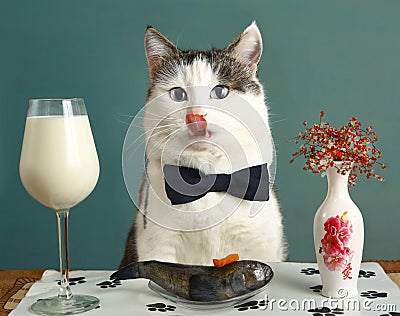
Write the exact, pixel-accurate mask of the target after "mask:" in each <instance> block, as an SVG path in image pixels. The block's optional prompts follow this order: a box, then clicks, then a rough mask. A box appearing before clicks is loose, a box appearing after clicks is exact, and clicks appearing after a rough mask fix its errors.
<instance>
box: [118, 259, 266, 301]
mask: <svg viewBox="0 0 400 316" xmlns="http://www.w3.org/2000/svg"><path fill="white" fill-rule="evenodd" d="M272 276H273V271H272V269H271V267H270V266H268V265H267V264H265V263H262V262H258V261H252V260H242V261H237V262H233V263H231V264H228V265H226V266H224V267H220V268H217V267H213V266H198V265H185V264H177V263H170V262H160V261H144V262H134V263H132V264H130V265H128V266H126V267H124V268H122V269H120V270H118V271H117V272H115V273H113V274H112V275H111V279H118V280H124V279H136V278H146V279H149V280H151V281H153V282H155V283H156V284H158V285H159V286H160V287H162V288H163V289H165V290H166V291H168V292H169V293H171V294H174V295H176V296H179V297H182V298H185V299H189V300H194V301H218V300H224V299H228V298H232V297H236V296H240V295H243V294H246V293H249V292H251V291H254V290H256V289H258V288H260V287H262V286H264V285H265V284H267V283H268V282H269V281H270V280H271V278H272Z"/></svg>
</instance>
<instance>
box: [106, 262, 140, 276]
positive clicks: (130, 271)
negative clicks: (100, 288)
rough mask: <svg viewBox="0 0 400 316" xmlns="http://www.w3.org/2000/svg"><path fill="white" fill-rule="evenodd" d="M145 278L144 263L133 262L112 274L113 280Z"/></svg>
mask: <svg viewBox="0 0 400 316" xmlns="http://www.w3.org/2000/svg"><path fill="white" fill-rule="evenodd" d="M143 277H145V275H144V272H143V263H142V262H133V263H131V264H128V265H127V266H125V267H123V268H121V269H119V270H118V271H116V272H114V273H113V274H111V276H110V279H111V280H127V279H138V278H143Z"/></svg>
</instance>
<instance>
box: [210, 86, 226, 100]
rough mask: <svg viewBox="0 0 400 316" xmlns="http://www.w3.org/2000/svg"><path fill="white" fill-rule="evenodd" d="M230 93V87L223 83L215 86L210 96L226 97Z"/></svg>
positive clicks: (216, 97)
mask: <svg viewBox="0 0 400 316" xmlns="http://www.w3.org/2000/svg"><path fill="white" fill-rule="evenodd" d="M228 94H229V88H228V87H227V86H223V85H217V86H215V87H214V88H213V89H212V90H211V93H210V97H211V98H213V99H219V100H221V99H225V98H226V97H227V96H228Z"/></svg>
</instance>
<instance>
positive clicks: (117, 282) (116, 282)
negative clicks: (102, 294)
mask: <svg viewBox="0 0 400 316" xmlns="http://www.w3.org/2000/svg"><path fill="white" fill-rule="evenodd" d="M96 285H97V286H98V287H99V288H101V289H112V288H115V287H117V286H119V285H121V281H120V280H112V281H103V282H100V283H97V284H96Z"/></svg>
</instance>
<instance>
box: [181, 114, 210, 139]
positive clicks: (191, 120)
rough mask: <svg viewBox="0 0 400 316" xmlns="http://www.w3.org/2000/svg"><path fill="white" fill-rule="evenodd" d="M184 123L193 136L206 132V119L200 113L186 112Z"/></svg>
mask: <svg viewBox="0 0 400 316" xmlns="http://www.w3.org/2000/svg"><path fill="white" fill-rule="evenodd" d="M186 125H187V127H188V129H189V130H190V133H191V134H192V135H193V136H205V135H206V134H207V121H206V119H205V118H204V116H203V115H201V114H194V113H189V114H186Z"/></svg>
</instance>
